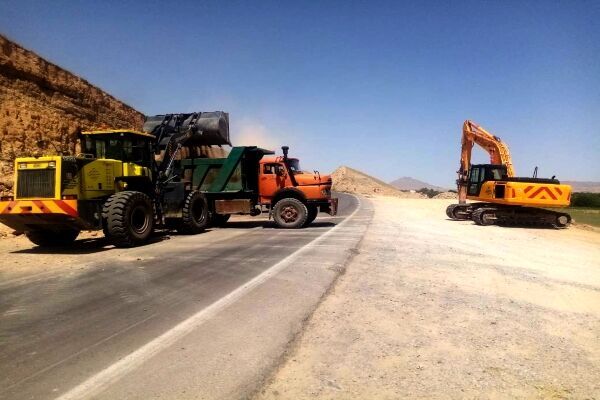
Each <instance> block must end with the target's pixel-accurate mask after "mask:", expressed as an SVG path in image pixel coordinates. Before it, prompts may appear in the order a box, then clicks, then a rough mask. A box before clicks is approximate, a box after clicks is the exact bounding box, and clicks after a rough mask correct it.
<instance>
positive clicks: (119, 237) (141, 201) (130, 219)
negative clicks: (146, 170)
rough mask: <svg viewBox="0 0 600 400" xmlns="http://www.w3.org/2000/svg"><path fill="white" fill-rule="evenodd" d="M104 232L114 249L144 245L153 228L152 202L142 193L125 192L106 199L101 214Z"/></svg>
mask: <svg viewBox="0 0 600 400" xmlns="http://www.w3.org/2000/svg"><path fill="white" fill-rule="evenodd" d="M102 214H103V217H104V218H106V226H105V231H106V233H107V234H108V235H107V236H108V238H109V239H110V241H111V242H112V243H113V244H114V245H115V246H116V247H133V246H138V245H140V244H143V243H145V242H146V241H147V240H148V238H149V237H150V234H151V233H152V228H153V226H154V212H153V208H152V200H151V199H150V197H148V195H146V194H144V193H142V192H135V191H125V192H119V193H115V194H113V195H112V196H110V197H109V198H108V200H107V201H106V203H105V205H104V210H103V212H102Z"/></svg>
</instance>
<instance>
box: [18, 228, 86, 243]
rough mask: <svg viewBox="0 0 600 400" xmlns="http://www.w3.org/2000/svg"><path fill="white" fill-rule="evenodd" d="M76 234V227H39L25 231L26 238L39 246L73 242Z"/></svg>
mask: <svg viewBox="0 0 600 400" xmlns="http://www.w3.org/2000/svg"><path fill="white" fill-rule="evenodd" d="M78 235H79V230H77V229H63V230H60V231H52V230H46V229H40V230H35V231H29V232H25V236H27V239H29V241H30V242H32V243H33V244H37V245H38V246H40V247H60V246H67V245H69V244H71V243H73V242H74V241H75V239H77V236H78Z"/></svg>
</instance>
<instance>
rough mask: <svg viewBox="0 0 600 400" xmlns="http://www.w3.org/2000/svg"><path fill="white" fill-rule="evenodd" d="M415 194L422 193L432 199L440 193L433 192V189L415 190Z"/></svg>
mask: <svg viewBox="0 0 600 400" xmlns="http://www.w3.org/2000/svg"><path fill="white" fill-rule="evenodd" d="M417 193H423V194H424V195H426V196H427V197H429V198H432V197H434V196H437V195H438V194H440V193H442V192H440V191H437V190H434V189H427V188H421V189H419V190H417Z"/></svg>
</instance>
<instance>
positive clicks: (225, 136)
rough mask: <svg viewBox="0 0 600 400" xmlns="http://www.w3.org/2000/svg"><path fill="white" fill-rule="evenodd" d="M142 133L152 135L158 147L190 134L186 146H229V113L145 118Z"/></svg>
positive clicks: (217, 112)
mask: <svg viewBox="0 0 600 400" xmlns="http://www.w3.org/2000/svg"><path fill="white" fill-rule="evenodd" d="M143 129H144V132H148V133H150V134H152V135H154V136H155V137H156V139H157V141H158V144H159V147H163V146H166V144H167V143H168V142H169V139H170V138H171V136H173V135H178V134H184V133H191V136H190V138H189V139H188V140H187V141H186V144H187V145H196V146H217V145H218V146H221V145H225V144H226V145H230V146H231V141H230V140H229V113H226V112H223V111H212V112H197V113H185V114H165V115H155V116H147V117H146V122H145V123H144V128H143Z"/></svg>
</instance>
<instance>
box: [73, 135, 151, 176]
mask: <svg viewBox="0 0 600 400" xmlns="http://www.w3.org/2000/svg"><path fill="white" fill-rule="evenodd" d="M80 140H81V152H82V153H83V154H84V155H85V156H86V157H89V158H95V159H110V160H119V161H123V162H128V163H134V164H137V165H141V166H145V167H149V166H150V165H151V162H152V159H151V157H152V143H153V141H154V136H152V135H149V134H147V133H144V132H137V131H129V130H107V131H90V132H82V133H81V135H80Z"/></svg>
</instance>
